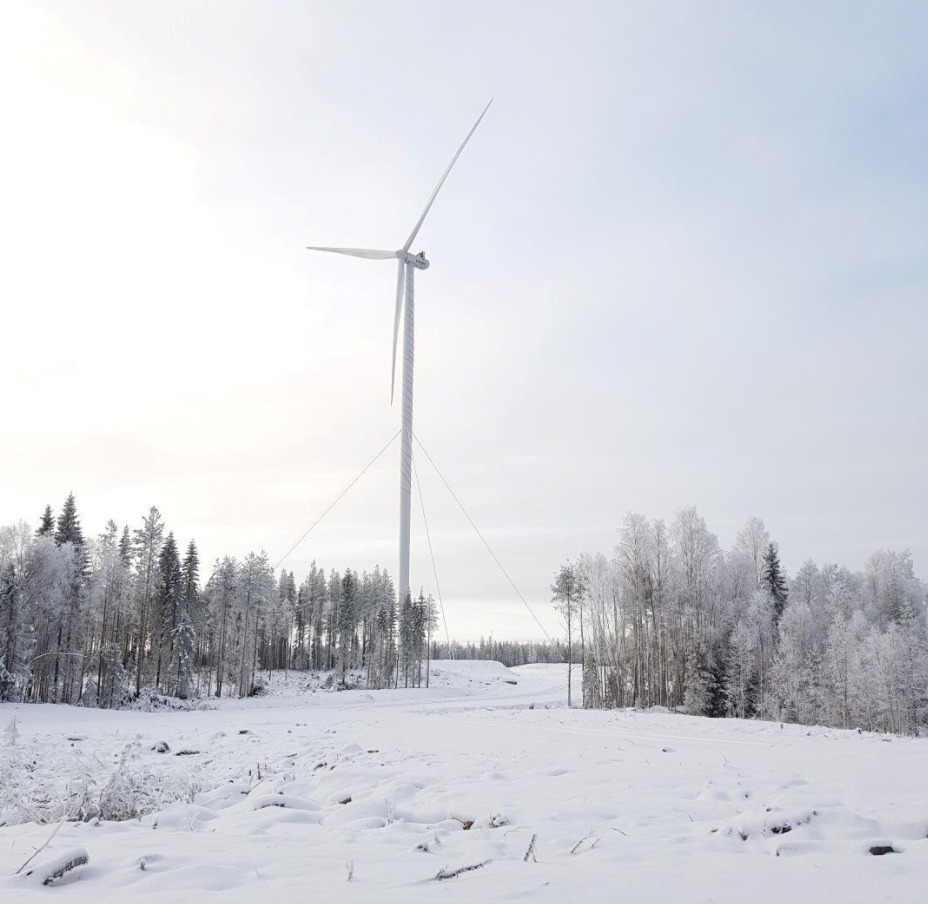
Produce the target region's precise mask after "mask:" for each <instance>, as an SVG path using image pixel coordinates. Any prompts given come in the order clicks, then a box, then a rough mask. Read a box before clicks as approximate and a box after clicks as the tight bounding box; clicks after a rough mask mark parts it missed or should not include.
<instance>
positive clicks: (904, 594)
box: [552, 508, 928, 734]
mask: <svg viewBox="0 0 928 904" xmlns="http://www.w3.org/2000/svg"><path fill="white" fill-rule="evenodd" d="M552 591H553V593H554V600H555V603H556V605H557V606H558V608H559V610H560V612H561V614H562V616H563V619H564V623H565V627H566V631H567V637H568V649H569V654H570V655H569V659H570V660H571V662H578V667H579V668H581V669H582V683H581V686H582V703H583V705H584V706H586V707H595V708H600V707H602V708H606V707H622V706H653V705H659V706H666V707H670V708H675V709H684V710H685V711H687V712H689V713H692V714H694V715H705V716H739V717H743V718H751V717H758V718H765V719H777V720H782V721H791V722H800V723H806V724H819V725H831V726H837V727H841V728H860V729H864V730H868V731H889V732H896V733H907V734H918V733H919V732H924V730H925V729H926V728H928V632H926V586H925V584H924V583H923V582H922V581H920V580H919V579H918V578H917V577H916V576H915V573H914V568H913V563H912V557H911V555H910V553H909V552H908V551H903V552H889V551H880V552H876V553H874V554H873V555H872V556H871V557H870V559H869V560H868V561H867V564H866V567H865V568H864V570H863V571H862V572H851V571H849V570H848V569H847V568H844V567H842V566H840V565H835V564H825V565H822V566H819V565H817V564H816V563H815V562H813V561H811V560H808V561H806V562H804V563H803V564H802V565H801V566H800V568H799V570H798V571H797V572H796V574H795V575H794V576H792V578H790V577H789V576H788V575H787V574H786V573H785V571H784V570H783V568H782V566H781V564H780V557H779V551H778V548H777V544H776V543H775V542H773V540H772V539H771V537H770V534H769V532H768V531H767V529H766V527H765V525H764V522H763V521H762V520H760V519H759V518H750V519H749V520H748V521H747V523H746V524H745V525H744V528H743V529H742V530H741V531H740V533H739V534H738V536H737V538H736V539H735V543H734V545H733V547H732V549H730V550H724V549H722V548H721V547H720V545H719V542H718V539H717V538H716V536H715V535H714V534H713V533H711V532H710V531H709V529H708V527H707V526H706V522H705V520H704V519H703V518H702V517H700V515H699V514H698V513H697V512H696V510H695V509H694V508H686V509H683V510H682V511H681V512H680V513H679V514H678V515H677V517H676V518H675V519H674V521H673V523H672V524H670V526H669V527H667V526H666V525H665V523H664V522H663V521H649V520H648V519H647V518H645V517H644V516H643V515H638V514H630V515H628V516H627V517H626V519H625V522H624V524H623V526H622V528H621V531H620V537H619V543H618V546H617V547H616V548H615V551H614V554H613V555H612V556H611V557H607V556H605V555H603V554H601V553H597V554H593V555H583V556H581V557H580V559H579V560H578V561H577V562H574V563H570V562H568V563H567V564H565V565H564V566H562V567H561V568H560V570H559V571H558V573H557V576H556V579H555V582H554V585H553V587H552ZM572 668H573V667H572V666H571V669H572Z"/></svg>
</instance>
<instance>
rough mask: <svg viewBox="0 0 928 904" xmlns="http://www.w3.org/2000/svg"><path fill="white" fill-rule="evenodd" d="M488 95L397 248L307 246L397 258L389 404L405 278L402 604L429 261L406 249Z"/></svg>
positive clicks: (369, 257) (352, 254) (373, 257)
mask: <svg viewBox="0 0 928 904" xmlns="http://www.w3.org/2000/svg"><path fill="white" fill-rule="evenodd" d="M492 103H493V100H492V98H491V99H490V103H488V104H487V105H486V106H485V107H484V108H483V113H481V114H480V116H479V117H478V118H477V121H476V122H475V123H474V125H473V127H472V128H471V130H470V131H469V132H468V133H467V136H466V137H465V138H464V141H463V142H461V146H460V147H459V148H458V150H457V153H456V154H455V155H454V156H453V157H452V158H451V163H449V164H448V168H447V169H446V170H445V171H444V173H442V177H441V178H440V179H439V180H438V184H437V185H436V186H435V188H434V190H433V191H432V194H431V197H430V198H429V200H428V203H427V204H426V205H425V210H423V211H422V215H421V216H420V217H419V219H418V221H417V222H416V225H415V226H414V227H413V230H412V232H411V233H410V234H409V238H408V239H406V242H405V243H404V244H403V247H402V248H400V249H399V250H398V251H377V250H374V249H371V248H320V247H314V246H313V247H309V248H308V249H307V250H309V251H330V252H333V253H334V254H347V255H348V256H349V257H363V258H366V259H367V260H378V261H379V260H392V259H393V258H396V260H397V262H398V263H397V270H396V311H395V313H394V317H393V363H392V365H391V368H390V404H391V405H392V404H393V394H394V388H395V385H396V348H397V342H398V340H399V330H400V313H401V312H403V298H404V291H403V289H404V282H405V301H406V304H405V316H404V318H403V408H402V421H401V423H402V430H401V433H402V436H401V445H400V585H399V592H400V593H399V603H400V605H402V604H403V601H404V600H405V599H406V594H407V593H408V592H409V509H410V505H411V501H412V386H413V359H414V354H415V307H414V294H415V292H414V289H415V285H414V283H415V273H416V270H427V269H428V267H429V262H428V261H427V260H426V258H425V252H423V251H420V252H419V253H418V254H410V252H409V249H410V248H411V247H412V243H413V242H414V241H415V240H416V236H417V235H418V234H419V230H420V229H421V228H422V224H423V222H425V218H426V216H428V212H429V210H430V209H431V207H432V204H433V203H434V202H435V198H436V197H437V195H438V192H439V191H440V190H441V187H442V185H444V184H445V179H447V178H448V174H449V173H450V172H451V168H452V167H453V166H454V164H455V163H456V162H457V159H458V157H460V156H461V152H462V151H463V150H464V148H465V147H466V146H467V142H468V141H470V138H471V135H473V134H474V132H475V131H476V130H477V126H479V125H480V121H481V120H482V119H483V117H484V116H485V115H486V112H487V110H489V109H490V104H492Z"/></svg>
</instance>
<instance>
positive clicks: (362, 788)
mask: <svg viewBox="0 0 928 904" xmlns="http://www.w3.org/2000/svg"><path fill="white" fill-rule="evenodd" d="M269 688H270V690H271V694H270V695H269V696H266V697H261V698H255V699H251V700H245V701H231V700H228V701H223V702H222V703H221V704H220V705H219V707H218V708H216V709H212V710H202V711H196V712H163V713H139V712H106V711H99V710H92V709H77V708H72V707H62V706H14V705H10V704H4V705H0V731H3V730H4V729H5V730H6V731H5V736H0V757H2V761H0V777H2V780H3V781H4V782H5V783H6V785H7V787H6V788H5V789H3V788H0V799H4V800H7V801H8V800H9V799H10V798H11V797H15V796H16V795H19V800H20V803H21V805H23V806H24V805H26V804H28V805H30V806H33V807H34V808H35V814H34V815H36V816H37V817H39V818H43V819H52V820H53V822H51V823H45V824H38V823H36V822H26V823H22V824H13V825H5V826H3V827H0V877H2V878H0V902H4V904H6V902H11V904H18V902H30V901H38V900H49V899H51V898H54V899H57V900H62V901H70V902H104V901H119V902H125V901H127V900H132V901H153V902H154V901H159V902H160V901H172V902H177V904H184V902H188V901H189V902H193V901H205V900H210V901H211V900H216V901H223V902H226V901H228V902H238V901H241V902H248V904H255V902H258V901H265V900H269V901H275V902H281V904H283V902H291V901H294V902H296V901H311V900H324V901H338V902H342V901H345V902H352V901H357V902H368V901H370V902H378V904H383V902H403V904H408V902H413V901H422V902H432V901H451V902H454V901H461V902H464V901H467V902H473V901H479V902H487V904H488V902H495V901H522V900H525V901H550V902H565V901H571V902H586V901H590V902H594V901H604V902H605V901H610V902H612V901H629V902H635V904H642V902H680V901H686V902H687V904H694V902H710V901H713V902H728V901H731V902H743V901H751V902H777V904H782V902H784V901H789V902H805V901H809V902H812V901H839V902H842V904H848V902H857V901H859V902H868V904H869V902H875V901H893V902H913V904H914V902H917V901H922V900H924V898H925V894H926V891H925V889H926V883H928V838H926V836H928V741H926V740H913V739H908V738H889V737H880V736H875V735H861V734H857V733H856V732H842V731H836V730H832V729H819V728H813V729H808V728H805V727H800V726H785V727H784V726H781V725H780V724H779V723H767V722H744V721H735V720H727V721H721V720H718V721H713V720H708V719H701V718H691V717H686V716H680V715H673V714H669V713H654V712H650V713H641V712H633V711H624V710H623V711H614V712H588V711H582V710H567V709H566V706H565V702H566V701H565V698H566V693H565V672H564V667H562V666H526V667H523V668H518V669H512V670H508V669H505V668H504V667H503V666H501V665H499V664H498V663H479V662H457V663H451V662H439V663H434V664H433V669H432V687H431V688H429V689H428V690H426V689H422V690H415V691H413V690H397V691H377V692H373V691H370V692H369V691H364V690H359V691H348V692H341V693H335V692H324V691H321V690H316V692H315V693H314V692H312V685H307V683H306V681H305V679H304V678H303V677H302V676H290V678H289V680H287V681H285V680H284V679H283V678H282V676H275V677H274V679H273V680H272V681H271V682H270V685H269ZM14 716H15V717H16V719H17V723H18V724H17V731H18V735H19V737H18V739H17V740H16V742H15V743H11V739H10V737H9V736H10V735H11V734H12V732H11V731H10V730H9V728H8V726H9V724H10V723H11V721H12V720H13V717H14ZM159 751H160V752H159ZM120 761H122V765H120ZM114 775H115V776H116V778H115V779H114ZM104 792H105V793H104ZM107 795H108V797H107ZM178 795H181V796H183V795H188V797H189V800H188V801H184V800H181V801H180V802H175V803H169V802H168V801H170V799H171V798H172V797H175V798H176V797H177V796H178ZM104 798H105V799H106V800H107V801H108V802H109V803H108V806H111V807H112V806H117V805H119V804H120V802H122V801H124V800H125V799H130V801H131V802H132V803H133V805H141V806H144V807H146V808H151V809H153V811H154V812H151V813H149V814H148V815H145V816H143V817H142V818H141V819H133V820H128V821H123V822H113V821H105V820H103V821H101V820H99V819H95V818H92V819H90V820H89V821H87V822H65V823H64V824H63V825H61V827H60V829H59V830H58V831H57V834H56V835H55V837H54V838H53V839H52V841H51V842H50V843H49V844H48V846H47V847H46V848H45V849H44V850H42V851H41V852H40V853H39V854H38V855H37V856H36V857H35V858H34V859H33V860H32V862H31V863H30V864H29V866H27V867H26V869H25V870H24V871H23V873H22V874H21V875H19V876H16V877H13V874H14V873H15V872H16V870H17V869H19V867H20V866H21V865H22V864H23V862H24V861H26V859H27V858H28V857H30V855H32V854H33V853H34V852H35V850H36V849H37V848H39V847H41V846H42V845H43V844H44V843H45V842H46V840H47V839H48V838H49V836H50V835H51V834H52V831H53V829H54V826H55V824H56V823H57V820H58V819H60V814H61V813H63V812H66V811H67V812H72V813H73V812H74V808H80V807H83V808H84V809H85V810H86V811H87V812H92V811H93V808H94V807H95V806H98V805H99V803H100V801H101V800H102V799H104ZM7 818H10V815H9V811H8V814H7ZM533 837H534V838H535V844H534V856H533V857H531V856H530V857H529V858H528V860H527V861H526V859H525V858H526V852H527V851H528V850H529V847H530V844H531V842H532V839H533ZM877 846H883V847H892V848H893V849H894V851H895V852H894V853H890V854H887V855H885V856H873V855H872V854H871V853H870V849H871V848H873V847H877ZM79 849H83V850H84V851H86V853H87V855H88V858H89V862H88V863H87V865H85V866H82V867H80V868H78V869H76V870H74V871H72V872H70V873H68V874H67V875H66V876H65V877H64V878H62V879H60V880H59V881H57V882H56V883H54V884H53V885H51V886H49V887H43V886H42V884H41V879H42V878H43V876H44V875H45V873H46V872H47V869H46V868H45V867H46V864H51V863H54V862H56V861H58V860H59V859H61V858H62V857H64V858H65V859H67V858H68V856H69V855H70V854H71V853H72V852H74V851H77V850H79ZM480 864H482V865H480ZM478 865H480V866H479V868H477V869H472V870H468V871H466V872H462V873H460V874H459V875H458V876H456V877H453V878H447V879H439V878H437V877H438V876H439V875H448V874H449V873H452V872H454V871H455V870H458V869H460V868H462V867H469V866H478ZM33 868H35V870H34V871H33V872H32V875H30V876H26V875H25V873H26V872H28V871H30V870H33Z"/></svg>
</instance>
